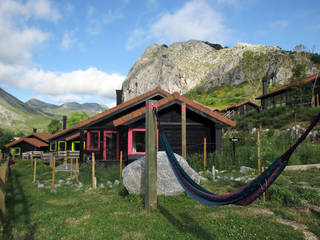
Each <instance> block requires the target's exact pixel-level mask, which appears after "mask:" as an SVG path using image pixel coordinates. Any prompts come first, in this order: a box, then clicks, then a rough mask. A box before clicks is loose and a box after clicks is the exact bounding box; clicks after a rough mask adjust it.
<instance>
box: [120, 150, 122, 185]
mask: <svg viewBox="0 0 320 240" xmlns="http://www.w3.org/2000/svg"><path fill="white" fill-rule="evenodd" d="M121 179H122V151H120V180H121Z"/></svg>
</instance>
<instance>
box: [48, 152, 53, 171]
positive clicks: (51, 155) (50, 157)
mask: <svg viewBox="0 0 320 240" xmlns="http://www.w3.org/2000/svg"><path fill="white" fill-rule="evenodd" d="M52 158H53V154H52V153H50V156H49V161H50V167H51V168H52Z"/></svg>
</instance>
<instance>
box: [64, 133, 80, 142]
mask: <svg viewBox="0 0 320 240" xmlns="http://www.w3.org/2000/svg"><path fill="white" fill-rule="evenodd" d="M78 137H80V133H79V132H77V133H75V134H73V135H71V136H69V137H66V141H71V140H73V139H76V138H78Z"/></svg>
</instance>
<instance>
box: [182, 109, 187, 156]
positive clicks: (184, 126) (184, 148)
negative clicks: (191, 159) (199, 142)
mask: <svg viewBox="0 0 320 240" xmlns="http://www.w3.org/2000/svg"><path fill="white" fill-rule="evenodd" d="M186 121H187V116H186V104H182V105H181V145H182V157H183V158H184V159H187V123H186Z"/></svg>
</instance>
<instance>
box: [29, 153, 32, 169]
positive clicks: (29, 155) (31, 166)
mask: <svg viewBox="0 0 320 240" xmlns="http://www.w3.org/2000/svg"><path fill="white" fill-rule="evenodd" d="M29 156H30V162H31V167H32V168H33V156H32V153H30V155H29Z"/></svg>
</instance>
